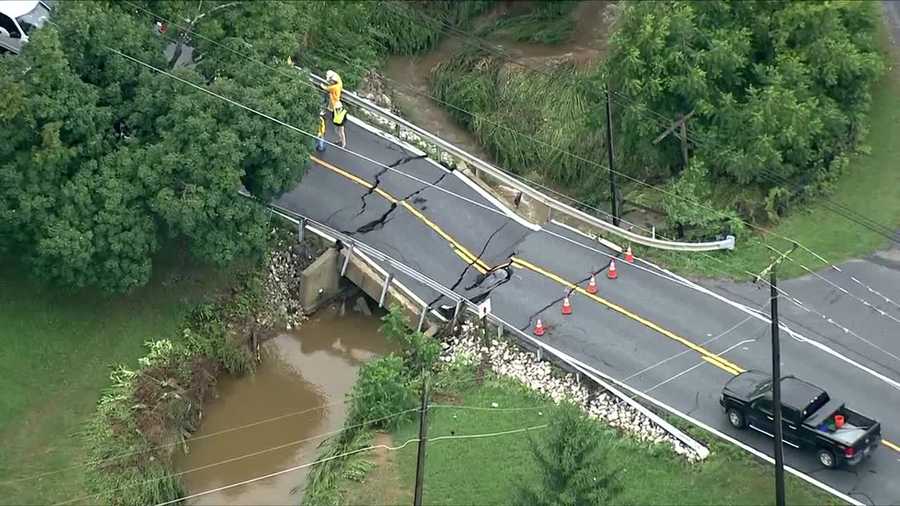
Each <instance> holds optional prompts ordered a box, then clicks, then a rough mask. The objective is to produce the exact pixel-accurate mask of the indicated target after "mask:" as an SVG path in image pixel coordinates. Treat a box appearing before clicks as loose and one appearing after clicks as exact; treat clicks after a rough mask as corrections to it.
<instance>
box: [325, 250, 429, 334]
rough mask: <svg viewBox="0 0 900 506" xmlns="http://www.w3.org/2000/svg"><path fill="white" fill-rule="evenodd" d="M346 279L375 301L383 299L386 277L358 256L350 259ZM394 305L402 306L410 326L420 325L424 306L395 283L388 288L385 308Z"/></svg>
mask: <svg viewBox="0 0 900 506" xmlns="http://www.w3.org/2000/svg"><path fill="white" fill-rule="evenodd" d="M346 251H347V250H346V248H345V249H344V254H346ZM341 262H343V255H341ZM345 277H346V278H347V279H348V280H350V282H352V283H353V284H354V285H356V286H358V287H359V289H360V290H362V291H363V292H365V293H366V295H368V296H369V297H371V298H372V299H374V300H375V301H378V299H379V298H381V290H382V288H383V287H384V275H383V274H381V273H380V272H378V271H376V270H375V269H373V268H372V267H370V266H369V264H367V263H366V262H365V261H363V260H361V259H360V258H359V257H357V256H356V255H353V256H351V257H350V263H349V264H347V272H346V273H345ZM394 304H396V305H398V306H400V308H401V309H402V310H403V313H404V314H405V315H406V318H407V321H408V322H409V324H410V326H412V327H415V326H416V325H417V324H418V323H419V315H420V314H421V312H422V306H421V305H419V304H418V303H417V302H416V301H414V300H411V298H410V297H409V296H407V294H406V293H404V292H403V291H402V290H400V289H398V288H397V287H396V285H395V284H394V283H391V287H390V288H388V293H387V295H386V296H385V300H384V307H391V305H394Z"/></svg>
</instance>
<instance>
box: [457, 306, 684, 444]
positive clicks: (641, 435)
mask: <svg viewBox="0 0 900 506" xmlns="http://www.w3.org/2000/svg"><path fill="white" fill-rule="evenodd" d="M479 333H480V331H479V330H478V329H477V328H476V327H475V326H474V325H472V324H471V323H468V322H467V323H464V324H463V325H462V326H461V329H460V332H459V335H458V336H456V337H453V338H451V339H449V340H448V341H446V342H444V343H443V346H444V349H443V352H442V354H441V361H442V362H444V363H458V362H460V361H461V362H463V363H474V364H477V363H480V362H481V361H482V360H483V359H486V360H487V363H488V365H489V367H490V369H491V370H492V371H493V372H494V373H495V374H498V375H500V376H505V377H507V378H511V379H514V380H517V381H519V382H521V383H522V384H524V385H525V386H527V387H528V388H530V389H532V390H534V391H536V392H540V393H542V394H544V395H546V396H548V397H550V398H551V399H553V401H554V402H557V403H558V402H560V401H561V400H564V399H565V400H569V401H571V402H573V403H574V404H576V405H577V406H580V407H581V408H582V409H583V410H584V412H585V413H586V414H587V415H588V416H589V417H591V418H594V419H599V420H603V421H604V422H606V423H607V424H609V425H610V426H612V427H616V428H617V429H619V430H621V431H624V432H627V433H628V434H631V435H632V436H634V437H636V438H637V439H638V440H640V441H643V442H647V443H662V444H667V445H669V446H671V447H672V449H673V450H674V451H675V453H677V454H678V455H681V456H683V457H685V458H687V459H688V460H690V461H694V460H697V459H698V458H699V456H698V455H697V453H696V452H695V451H694V450H693V449H692V448H690V447H688V446H686V445H685V444H684V443H682V442H681V441H679V440H678V439H677V438H675V437H674V436H672V435H671V434H669V433H668V432H667V431H666V430H665V429H663V428H662V427H660V426H659V425H657V424H656V423H655V422H653V421H652V420H651V419H650V418H648V417H647V416H646V415H644V414H643V413H641V412H640V411H638V410H637V409H635V408H634V407H632V406H631V405H629V404H628V403H626V402H623V401H622V400H621V399H619V398H618V397H616V396H614V395H611V394H609V393H607V392H601V393H595V392H592V390H591V389H590V388H588V387H587V386H586V384H585V382H582V384H579V382H578V381H577V380H576V378H575V376H574V375H572V374H565V375H559V374H556V373H554V371H553V368H552V367H551V365H550V363H549V362H544V361H539V360H538V359H537V356H535V355H534V354H532V353H528V352H526V351H523V350H521V349H519V348H517V347H515V346H514V345H512V344H510V343H508V342H505V341H498V340H496V339H494V340H491V341H490V344H487V343H486V342H484V341H482V339H481V338H480V337H478V334H479Z"/></svg>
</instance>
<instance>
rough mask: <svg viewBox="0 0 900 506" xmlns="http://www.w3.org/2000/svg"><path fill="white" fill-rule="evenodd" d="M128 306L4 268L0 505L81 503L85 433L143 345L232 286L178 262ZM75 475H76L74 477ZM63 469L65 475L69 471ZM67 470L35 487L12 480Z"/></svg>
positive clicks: (163, 264) (171, 259) (166, 262)
mask: <svg viewBox="0 0 900 506" xmlns="http://www.w3.org/2000/svg"><path fill="white" fill-rule="evenodd" d="M155 268H156V272H155V274H154V277H153V280H152V281H151V283H150V284H148V285H147V286H146V287H144V288H141V289H139V290H136V291H135V292H134V293H131V294H129V295H126V296H111V295H105V294H101V293H97V292H94V291H86V290H81V291H71V292H65V291H62V290H59V289H55V288H54V289H52V288H49V287H43V286H40V285H39V284H38V283H36V282H35V281H33V280H32V279H30V278H28V277H27V276H26V275H24V274H22V272H21V271H22V268H21V266H19V265H17V264H16V262H15V261H12V260H10V261H6V262H3V267H2V268H0V287H2V289H0V440H2V441H3V443H2V448H3V451H2V452H0V504H10V505H12V504H47V503H52V502H57V501H61V500H63V499H66V498H69V497H73V496H75V495H81V494H83V492H84V489H83V487H82V486H81V477H82V476H81V470H80V468H79V467H77V465H78V464H79V462H81V460H79V459H81V458H82V450H81V447H80V444H81V438H80V437H78V433H79V431H80V429H81V426H82V423H83V422H84V421H85V419H86V418H87V417H88V416H90V415H91V414H92V413H93V411H94V408H95V404H96V401H97V399H98V397H99V396H100V392H101V390H102V389H103V388H104V387H105V386H106V385H107V384H108V383H109V372H110V366H111V365H113V364H115V363H125V364H134V361H135V359H136V358H137V357H138V356H140V355H143V354H144V350H143V347H142V345H143V343H144V342H145V341H148V340H151V339H154V338H160V337H166V336H170V335H171V334H172V333H173V332H174V331H175V330H176V328H177V326H178V324H179V322H180V320H181V318H182V316H183V315H184V312H185V311H186V310H187V309H189V308H190V306H191V304H192V303H193V302H195V301H198V300H200V299H201V298H203V297H204V296H206V295H209V294H211V293H214V292H216V291H217V290H218V289H220V287H221V286H223V285H224V283H225V282H227V281H228V278H229V274H228V272H227V271H214V270H211V269H206V268H199V267H197V266H194V265H192V264H190V263H188V262H186V261H185V260H183V259H182V258H179V256H178V255H177V254H175V253H170V254H169V255H168V256H166V257H164V258H160V259H159V261H158V262H157V263H156V264H155ZM73 465H75V466H76V467H74V468H73V467H71V466H73ZM66 468H67V469H66ZM57 469H66V470H65V471H64V472H60V473H56V474H51V475H48V476H45V477H43V478H40V479H32V480H25V481H19V482H14V483H3V482H4V481H6V480H8V479H15V478H17V477H22V476H31V475H34V474H39V473H43V472H47V471H52V470H57Z"/></svg>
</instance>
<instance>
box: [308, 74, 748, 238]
mask: <svg viewBox="0 0 900 506" xmlns="http://www.w3.org/2000/svg"><path fill="white" fill-rule="evenodd" d="M309 76H310V79H311V80H312V81H313V82H314V83H318V84H321V83H324V82H325V80H324V79H322V78H321V77H319V76H317V75H315V74H312V73H310V74H309ZM342 97H343V98H344V99H345V100H346V101H347V102H348V103H351V104H354V105H356V106H359V107H362V108H364V109H367V110H369V111H372V112H373V113H375V114H378V115H380V116H382V117H384V118H387V119H390V120H391V121H393V122H395V123H397V124H398V125H402V126H403V127H404V128H407V129H409V130H412V131H413V132H415V133H417V134H419V135H420V136H422V137H424V138H426V139H427V140H428V141H430V142H432V143H434V144H436V145H438V146H439V147H440V148H441V149H443V150H445V151H447V152H449V153H452V154H453V155H455V156H458V157H460V158H462V159H464V160H465V161H466V163H468V164H470V165H472V166H473V167H475V168H476V169H477V170H480V171H483V172H485V173H487V174H489V175H490V176H491V177H493V178H494V179H497V180H499V181H500V182H501V183H503V184H504V185H507V186H509V187H511V188H513V189H515V190H517V191H519V192H521V193H522V194H524V195H527V196H528V197H529V198H531V199H534V200H536V201H538V202H540V203H542V204H544V205H545V206H547V207H548V208H549V209H550V213H551V214H552V213H553V211H554V210H555V211H558V212H560V213H562V214H565V215H568V216H570V217H572V218H575V219H576V220H578V221H581V222H582V223H585V224H587V225H591V226H594V227H597V228H600V229H602V230H605V231H607V232H609V233H610V234H613V235H617V236H619V237H622V238H623V239H626V240H627V241H629V242H631V243H635V244H641V245H643V246H649V247H651V248H658V249H664V250H672V251H714V250H722V249H727V250H732V249H734V245H735V244H734V236H732V235H729V236H727V237H726V238H725V239H722V240H720V241H709V242H680V241H668V240H665V239H659V238H657V237H655V235H656V234H655V233H654V234H653V237H647V236H645V235H641V234H637V233H635V232H632V231H631V230H626V229H623V228H619V227H617V226H615V225H613V224H612V223H610V222H608V221H606V220H603V219H600V218H598V217H596V216H593V215H591V214H588V213H586V212H584V211H582V210H580V209H576V208H574V207H572V206H570V205H568V204H566V203H564V202H561V201H559V200H557V199H555V198H553V197H551V196H549V195H546V194H544V193H543V192H541V191H540V190H537V189H535V188H533V187H531V186H529V185H528V184H526V183H524V182H522V181H520V180H518V179H516V178H514V177H512V176H510V175H509V174H507V173H506V172H504V171H503V170H502V169H500V168H498V167H495V166H494V165H491V164H490V163H488V162H486V161H484V160H482V159H480V158H478V157H477V156H475V155H473V154H471V153H469V152H467V151H465V150H463V149H461V148H459V147H458V146H456V145H454V144H453V143H451V142H449V141H446V140H444V139H442V138H440V137H438V136H436V135H434V134H433V133H431V132H429V131H427V130H425V129H423V128H421V127H418V126H416V125H415V124H413V123H410V122H409V121H407V120H406V119H404V118H401V117H400V116H397V115H396V114H394V113H392V112H391V111H389V110H387V109H384V108H382V107H379V106H377V105H375V104H373V103H372V102H370V101H369V100H366V99H365V98H363V97H360V96H359V95H357V94H356V93H353V92H352V91H348V90H344V92H343V94H342Z"/></svg>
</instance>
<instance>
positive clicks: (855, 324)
mask: <svg viewBox="0 0 900 506" xmlns="http://www.w3.org/2000/svg"><path fill="white" fill-rule="evenodd" d="M356 98H358V97H356ZM363 102H364V101H358V102H357V104H356V105H358V106H361V107H365V108H366V109H367V110H368V111H369V114H375V115H379V114H380V115H382V116H384V115H386V114H389V112H388V111H380V110H379V109H378V108H377V107H375V106H373V105H372V104H365V103H363ZM357 111H361V109H357ZM390 121H391V122H395V123H396V122H397V121H401V122H402V121H403V120H402V119H400V118H396V117H395V118H392V119H391V120H390ZM370 123H374V122H368V123H367V122H363V121H362V120H360V119H358V118H352V119H351V121H348V124H347V127H346V128H347V136H348V142H349V143H348V150H341V149H339V148H337V147H335V146H330V147H329V148H328V149H327V150H326V152H324V153H320V154H317V155H316V156H314V157H313V158H312V165H311V167H310V169H309V170H308V172H307V173H306V175H305V176H304V179H303V181H302V182H301V183H300V184H299V185H298V186H297V187H296V188H294V189H293V190H292V191H290V192H288V193H286V194H284V195H283V196H282V197H281V198H280V199H279V200H277V201H276V202H275V203H274V204H273V208H275V209H276V210H278V211H279V212H280V213H282V214H284V215H287V216H293V217H298V218H299V217H304V218H308V219H310V220H314V221H316V222H318V223H321V224H322V225H323V226H325V227H328V228H330V229H332V230H334V231H335V232H336V233H338V234H340V235H341V237H343V238H344V240H345V241H342V242H347V241H349V242H351V243H355V244H358V245H361V246H363V247H366V248H369V249H370V250H371V251H376V252H381V253H383V255H384V257H381V258H376V259H375V260H373V261H374V262H375V263H378V264H379V265H381V270H382V272H384V273H386V274H387V273H389V274H390V276H391V278H392V279H393V280H395V281H396V282H397V283H398V285H400V286H403V287H405V288H406V289H407V290H408V291H409V292H411V293H412V294H414V296H415V298H416V299H417V300H419V301H420V302H421V303H422V305H423V307H424V308H425V309H426V310H427V311H434V312H435V314H440V313H441V309H440V308H442V307H443V308H444V311H443V313H442V314H444V315H445V316H449V315H451V314H452V313H453V309H454V307H455V305H456V301H458V300H459V299H465V300H468V301H473V302H478V301H482V300H485V299H487V298H490V301H491V307H492V309H491V311H492V313H493V314H494V315H496V317H497V318H498V319H501V320H502V321H504V322H506V323H508V325H510V326H511V327H514V328H516V329H518V330H519V331H521V332H522V333H530V332H531V329H532V328H533V327H534V325H535V323H536V321H537V320H538V319H540V320H541V321H542V323H543V324H544V326H545V328H546V329H547V330H546V333H545V334H544V335H543V336H542V337H540V338H539V339H538V338H534V339H536V340H539V341H540V342H542V343H544V344H545V345H546V346H547V347H551V348H552V349H556V350H560V351H561V352H562V353H564V354H565V355H566V356H568V357H571V359H572V360H573V361H574V362H576V363H577V364H580V366H583V367H585V368H587V369H589V370H591V371H595V372H597V373H602V374H603V375H605V376H606V377H608V378H610V379H612V380H614V381H615V382H617V383H619V384H620V385H623V386H625V387H627V388H628V389H629V390H631V391H633V392H639V393H641V394H642V395H644V396H646V397H647V398H648V399H652V401H653V402H655V403H657V405H658V406H662V407H664V408H665V409H668V410H669V411H670V412H672V413H675V414H677V415H678V416H682V417H684V418H686V419H688V420H689V421H691V422H692V423H697V424H699V425H702V426H704V427H707V428H709V429H711V430H713V431H715V432H716V433H717V434H719V435H721V436H722V437H725V438H729V439H730V438H733V439H735V440H737V441H740V444H742V445H745V446H746V447H747V448H748V449H753V451H756V452H762V453H765V454H767V455H768V454H771V447H772V441H771V439H769V438H767V437H766V436H764V435H762V434H758V433H755V432H745V431H736V430H734V429H732V428H731V427H730V426H729V424H728V422H727V420H726V419H725V416H724V415H723V413H722V409H721V407H720V406H719V403H718V400H719V396H720V393H721V387H722V385H723V384H724V383H725V382H726V381H727V380H728V379H729V378H730V377H732V376H733V375H734V374H737V373H738V372H740V371H742V370H747V369H761V370H770V366H771V349H770V339H769V331H770V322H769V320H768V318H767V316H766V314H767V305H768V290H760V289H758V288H757V287H755V286H753V285H751V284H749V283H731V282H724V281H702V282H701V281H694V280H689V279H686V278H684V277H682V276H679V275H678V274H677V273H673V272H670V271H668V270H666V269H664V268H662V267H659V266H657V265H655V264H653V263H652V262H650V261H646V260H644V259H642V258H640V255H637V258H636V259H635V261H634V263H628V262H626V261H625V260H624V259H623V258H622V247H621V245H622V244H624V242H623V241H627V240H629V238H628V237H623V236H624V235H625V234H619V235H618V236H616V235H615V234H614V235H613V236H609V235H607V237H609V240H607V239H598V238H597V237H595V235H594V234H590V233H585V232H584V231H583V230H585V227H581V226H577V225H578V224H577V223H576V224H575V225H576V226H573V224H572V221H571V220H565V221H562V220H561V221H557V220H556V219H553V216H552V213H548V215H549V216H548V218H550V219H548V220H541V222H540V223H534V222H531V221H529V220H528V219H526V218H524V217H522V216H520V215H519V214H518V213H516V210H515V209H514V208H513V207H512V206H510V205H509V204H508V203H507V202H505V201H504V200H503V199H501V198H499V197H498V196H497V195H495V194H494V193H493V192H491V191H490V190H489V188H487V187H486V185H484V184H483V183H481V182H479V181H477V180H476V179H475V177H473V176H472V174H471V173H469V172H468V171H461V170H453V169H448V168H447V167H445V166H444V165H441V164H440V163H438V162H437V161H435V160H434V159H432V158H430V157H429V156H428V155H427V154H426V153H424V152H422V151H420V150H418V149H417V148H415V147H414V146H411V145H409V144H407V143H405V142H403V141H401V140H400V139H398V138H396V137H394V136H391V135H389V134H386V133H384V132H382V131H381V130H379V129H378V128H376V127H374V126H372V124H370ZM407 127H408V128H410V129H415V128H417V127H415V126H414V125H409V124H407ZM418 131H419V133H420V134H423V135H426V136H430V134H429V133H427V132H424V131H421V129H419V130H418ZM432 137H433V136H432ZM444 147H445V149H452V146H450V147H449V148H448V147H447V146H444ZM455 154H460V153H455ZM470 162H476V168H477V166H478V165H477V161H474V160H470ZM481 163H483V165H482V166H489V164H487V163H486V162H481ZM520 191H522V190H520ZM527 191H528V193H527V194H526V195H528V196H530V197H532V198H534V199H535V200H538V201H540V202H542V203H543V204H545V205H547V206H548V207H549V208H551V209H554V206H555V205H556V204H555V203H554V202H556V203H558V202H559V201H558V200H555V199H554V197H553V196H551V195H544V194H541V192H540V191H539V190H536V189H534V188H528V189H527ZM557 209H558V207H557ZM563 210H565V209H563ZM557 216H559V215H557ZM571 216H572V214H571V213H569V217H571ZM576 221H577V220H576ZM582 221H583V222H585V223H587V221H586V219H582ZM588 224H590V223H588ZM595 225H596V224H595ZM597 228H604V227H602V226H598V227H597ZM631 239H633V240H631V241H629V242H635V243H639V242H641V241H640V238H638V239H634V238H631ZM650 239H653V240H655V238H650ZM731 240H732V241H733V239H731ZM726 241H727V240H726ZM649 242H652V241H649ZM651 245H652V244H651ZM730 246H733V242H732V243H731V244H730V245H728V244H726V245H725V246H724V247H730ZM722 247H723V246H722V245H721V244H720V245H714V246H713V247H708V246H701V247H692V246H690V245H687V246H685V247H676V248H675V249H683V250H688V251H694V250H703V249H720V248H722ZM738 247H739V245H738ZM683 254H693V253H683ZM386 258H390V259H391V260H392V261H393V262H394V265H392V264H391V262H390V261H388V260H386ZM611 260H615V266H616V268H617V272H618V277H617V279H608V278H607V271H608V269H609V267H610V263H611ZM398 265H403V266H406V267H407V268H408V269H412V270H413V271H414V272H416V273H421V274H422V275H424V277H426V278H427V279H428V280H430V282H427V283H426V282H422V279H421V277H420V279H416V278H417V276H414V275H411V273H410V272H409V271H408V270H407V271H405V272H404V270H403V269H398V268H397V266H398ZM839 269H840V270H838V269H829V270H827V271H824V272H822V273H815V274H814V275H810V276H806V277H803V278H800V279H796V280H791V281H787V282H784V283H782V286H781V288H782V289H783V290H784V293H783V295H784V298H785V301H784V303H783V304H782V309H781V312H782V313H783V315H782V324H783V328H782V335H783V338H782V342H781V347H782V350H781V354H782V355H781V356H782V361H783V365H782V373H783V374H794V375H797V376H798V377H801V378H803V379H806V380H808V381H811V382H813V383H816V384H818V385H820V386H822V387H823V388H825V389H826V390H828V391H829V392H830V393H831V394H832V395H833V396H836V397H840V398H843V399H846V400H847V401H848V403H849V405H850V406H851V407H853V408H854V409H858V410H859V411H861V412H863V413H865V414H868V415H870V416H873V417H874V418H876V419H878V420H879V421H881V423H882V425H883V432H884V438H885V441H884V444H883V447H882V448H880V449H879V451H876V452H875V453H874V454H873V456H872V458H870V459H869V460H868V461H866V462H864V463H862V464H861V465H859V466H857V467H855V468H853V469H852V470H850V471H849V472H848V471H847V470H822V469H821V467H820V465H819V464H818V463H817V462H816V460H815V458H814V456H813V455H811V454H810V453H807V452H800V451H796V450H794V449H793V448H790V447H786V448H785V458H786V463H787V464H788V465H790V466H791V467H793V468H794V469H795V470H797V472H798V473H800V474H803V475H804V476H806V477H807V478H808V479H810V480H813V478H811V477H810V476H814V477H815V480H816V481H818V482H821V483H824V484H826V485H827V486H830V487H833V489H834V490H835V491H838V492H840V493H842V494H845V495H844V498H845V499H850V500H852V501H854V502H857V501H858V503H862V504H868V503H874V504H897V503H898V502H900V446H898V445H897V444H896V442H900V409H898V406H900V381H898V380H900V370H898V364H900V339H898V337H897V336H898V333H897V328H898V327H897V326H896V325H898V324H900V305H898V304H897V303H896V302H895V301H898V300H900V269H898V265H897V264H892V263H891V262H887V261H886V262H882V263H877V262H872V261H854V262H849V263H847V264H845V265H843V266H840V267H839ZM592 274H593V275H595V276H596V279H597V282H598V285H599V290H598V293H596V294H592V293H589V291H588V290H586V287H587V282H588V280H589V278H590V276H591V275H592ZM851 278H852V280H853V282H852V283H851V282H850V281H848V279H851ZM434 283H436V284H437V285H438V286H435V284H434ZM872 283H874V284H875V285H876V286H873V285H872ZM847 287H849V288H847ZM448 293H449V294H455V295H457V296H458V297H451V296H448ZM567 294H568V295H569V298H570V301H571V304H572V307H573V312H572V314H571V315H563V314H561V305H562V300H563V298H564V296H566V295H567ZM454 299H455V300H454ZM865 306H868V307H865Z"/></svg>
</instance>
